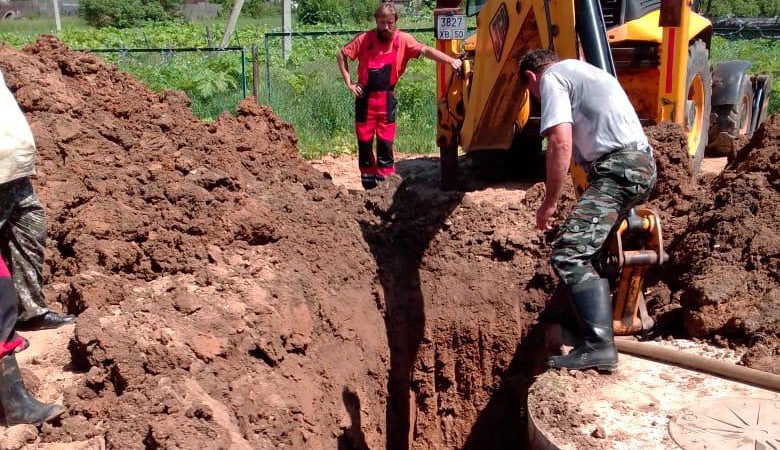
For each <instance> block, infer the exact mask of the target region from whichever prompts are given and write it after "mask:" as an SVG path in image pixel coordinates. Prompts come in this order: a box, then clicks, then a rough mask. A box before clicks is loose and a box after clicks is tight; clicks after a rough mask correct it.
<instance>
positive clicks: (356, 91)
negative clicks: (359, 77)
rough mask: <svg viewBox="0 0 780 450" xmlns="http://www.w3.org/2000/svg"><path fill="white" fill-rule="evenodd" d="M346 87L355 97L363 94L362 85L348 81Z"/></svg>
mask: <svg viewBox="0 0 780 450" xmlns="http://www.w3.org/2000/svg"><path fill="white" fill-rule="evenodd" d="M347 89H349V92H352V95H354V96H355V97H362V96H363V86H361V85H359V84H354V83H350V84H348V85H347Z"/></svg>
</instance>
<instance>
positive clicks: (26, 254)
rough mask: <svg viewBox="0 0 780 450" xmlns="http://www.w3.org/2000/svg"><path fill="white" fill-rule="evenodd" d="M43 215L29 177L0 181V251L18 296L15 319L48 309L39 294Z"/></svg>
mask: <svg viewBox="0 0 780 450" xmlns="http://www.w3.org/2000/svg"><path fill="white" fill-rule="evenodd" d="M45 249H46V214H45V212H44V210H43V206H42V205H41V203H40V202H39V201H38V196H37V195H35V191H34V190H33V186H32V183H31V182H30V178H29V177H24V178H20V179H18V180H14V181H9V182H8V183H4V184H0V251H2V254H3V258H4V259H5V261H6V263H7V264H8V268H9V269H10V270H11V274H12V276H13V280H14V286H15V287H16V293H17V296H18V297H19V320H27V319H31V318H33V317H36V316H40V315H41V314H45V313H46V312H48V311H49V308H48V307H47V306H46V301H45V299H44V296H43V252H44V250H45Z"/></svg>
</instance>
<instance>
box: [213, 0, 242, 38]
mask: <svg viewBox="0 0 780 450" xmlns="http://www.w3.org/2000/svg"><path fill="white" fill-rule="evenodd" d="M243 6H244V0H236V1H235V3H233V9H231V10H230V18H229V19H228V23H227V26H226V27H225V33H224V34H223V35H222V40H221V41H220V42H219V48H225V47H227V46H228V44H229V43H230V37H231V36H233V30H235V29H236V22H238V16H240V15H241V8H242V7H243Z"/></svg>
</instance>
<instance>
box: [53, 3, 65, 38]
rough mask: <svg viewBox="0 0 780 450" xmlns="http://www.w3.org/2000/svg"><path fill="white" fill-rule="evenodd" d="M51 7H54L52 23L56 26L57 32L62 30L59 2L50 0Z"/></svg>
mask: <svg viewBox="0 0 780 450" xmlns="http://www.w3.org/2000/svg"><path fill="white" fill-rule="evenodd" d="M51 4H52V7H53V8H54V23H55V24H56V26H57V33H59V32H60V31H62V22H60V4H59V2H58V1H57V0H51Z"/></svg>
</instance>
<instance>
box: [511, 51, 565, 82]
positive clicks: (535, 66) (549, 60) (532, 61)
mask: <svg viewBox="0 0 780 450" xmlns="http://www.w3.org/2000/svg"><path fill="white" fill-rule="evenodd" d="M558 61H560V58H558V55H557V54H556V53H555V52H554V51H552V50H549V49H546V48H537V49H536V50H531V51H529V52H527V53H526V54H525V55H523V57H522V58H520V81H521V82H522V83H523V84H528V78H527V77H526V75H525V71H526V70H530V71H531V72H534V73H537V74H538V73H540V72H542V71H544V69H546V68H547V66H549V65H551V64H555V63H557V62H558Z"/></svg>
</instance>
